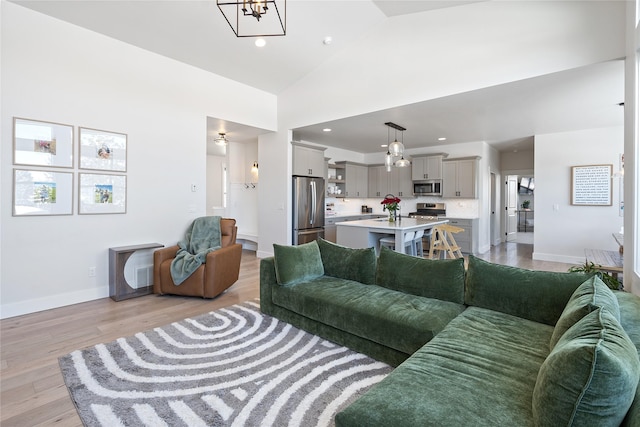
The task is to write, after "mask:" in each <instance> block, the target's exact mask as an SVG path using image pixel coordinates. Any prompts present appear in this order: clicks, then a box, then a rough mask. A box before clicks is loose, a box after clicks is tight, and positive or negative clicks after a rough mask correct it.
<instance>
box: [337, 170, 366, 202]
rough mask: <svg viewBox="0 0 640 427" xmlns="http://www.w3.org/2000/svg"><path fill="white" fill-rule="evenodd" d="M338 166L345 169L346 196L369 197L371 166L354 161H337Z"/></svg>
mask: <svg viewBox="0 0 640 427" xmlns="http://www.w3.org/2000/svg"><path fill="white" fill-rule="evenodd" d="M336 168H340V169H342V170H344V188H345V191H344V196H345V197H368V195H369V192H368V191H369V190H368V187H369V168H368V167H367V165H363V164H360V163H353V162H336Z"/></svg>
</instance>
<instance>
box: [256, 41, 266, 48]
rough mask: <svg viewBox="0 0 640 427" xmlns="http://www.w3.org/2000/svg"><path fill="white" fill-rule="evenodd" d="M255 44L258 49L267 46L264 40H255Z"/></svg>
mask: <svg viewBox="0 0 640 427" xmlns="http://www.w3.org/2000/svg"><path fill="white" fill-rule="evenodd" d="M255 44H256V46H258V47H264V45H266V44H267V41H266V40H265V39H256V41H255Z"/></svg>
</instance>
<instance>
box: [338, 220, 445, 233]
mask: <svg viewBox="0 0 640 427" xmlns="http://www.w3.org/2000/svg"><path fill="white" fill-rule="evenodd" d="M447 222H449V220H446V219H437V220H433V221H428V220H424V219H416V218H402V219H400V220H396V221H395V222H389V220H388V219H387V218H379V219H363V220H360V221H346V222H338V223H336V225H337V226H343V227H361V228H369V229H377V230H381V231H382V230H384V231H390V232H395V231H396V230H400V231H411V230H419V229H422V228H429V227H433V226H434V225H438V224H444V223H447ZM425 226H427V227H425Z"/></svg>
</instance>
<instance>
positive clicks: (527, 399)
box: [260, 240, 640, 427]
mask: <svg viewBox="0 0 640 427" xmlns="http://www.w3.org/2000/svg"><path fill="white" fill-rule="evenodd" d="M260 306H261V309H262V311H263V312H264V313H266V314H269V315H272V316H274V317H277V318H280V319H282V320H284V321H286V322H289V323H291V324H293V325H294V326H297V327H300V328H302V329H305V330H307V331H309V332H311V333H314V334H317V335H319V336H322V337H324V338H326V339H329V340H331V341H334V342H337V343H339V344H342V345H345V346H347V347H350V348H353V349H354V350H356V351H360V352H362V353H365V354H368V355H369V356H371V357H373V358H376V359H378V360H382V361H385V362H387V363H389V364H391V365H393V366H396V369H395V370H394V371H393V372H392V373H391V374H390V375H389V376H388V377H387V378H385V379H384V380H383V381H382V382H380V383H379V384H378V385H376V386H374V387H373V388H371V389H370V390H369V391H368V392H367V393H365V394H364V395H363V396H362V397H361V398H359V399H358V400H356V401H355V402H354V403H352V404H351V405H349V406H348V407H347V408H345V409H344V410H343V411H341V412H340V413H338V414H337V415H336V420H335V421H336V426H338V427H345V426H368V427H373V426H390V425H395V426H423V425H434V426H466V425H473V426H515V425H517V426H609V425H611V426H618V425H623V426H639V425H640V387H638V383H639V381H640V359H639V356H638V353H639V349H640V298H639V297H637V296H635V295H632V294H629V293H625V292H614V291H611V290H609V289H608V288H607V287H606V286H605V285H604V284H603V283H602V281H600V279H599V278H598V277H596V276H587V275H584V274H582V273H552V272H544V271H531V270H524V269H519V268H514V267H507V266H501V265H495V264H492V263H489V262H486V261H483V260H481V259H479V258H476V257H474V256H473V255H471V256H469V262H468V268H467V269H466V270H465V267H464V261H463V260H462V259H454V260H426V259H421V258H416V257H410V256H406V255H402V254H398V253H395V252H393V251H391V250H387V249H386V248H383V249H382V251H381V253H380V256H379V257H378V258H376V255H375V252H374V251H373V248H370V249H350V248H345V247H342V246H339V245H335V244H333V243H330V242H326V241H323V240H320V241H318V242H312V243H309V244H305V245H300V246H279V245H274V257H272V258H265V259H262V260H261V263H260Z"/></svg>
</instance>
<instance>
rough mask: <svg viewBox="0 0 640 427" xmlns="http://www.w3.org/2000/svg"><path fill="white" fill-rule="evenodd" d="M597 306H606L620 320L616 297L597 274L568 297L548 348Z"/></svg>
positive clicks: (552, 346)
mask: <svg viewBox="0 0 640 427" xmlns="http://www.w3.org/2000/svg"><path fill="white" fill-rule="evenodd" d="M599 307H604V308H606V309H607V310H608V311H609V313H611V314H613V316H614V317H615V318H616V319H617V320H620V306H619V305H618V298H616V296H615V295H614V294H613V291H612V290H611V289H609V287H608V286H607V285H605V284H604V282H603V281H602V280H601V279H600V278H599V277H598V276H593V277H591V278H589V279H587V281H586V282H584V283H583V284H581V285H580V286H578V289H576V290H575V292H574V293H573V295H571V298H569V302H568V303H567V306H566V307H565V308H564V310H563V311H562V315H561V316H560V319H558V323H556V327H555V328H554V329H553V335H551V342H550V343H549V348H550V349H551V350H553V348H554V347H555V346H556V343H557V342H558V340H559V339H560V337H562V335H563V334H564V333H565V332H566V331H567V329H569V328H570V327H572V326H573V325H575V324H576V322H578V321H579V320H580V319H582V318H583V317H584V316H586V315H587V314H589V313H591V312H592V311H594V310H596V309H598V308H599Z"/></svg>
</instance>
